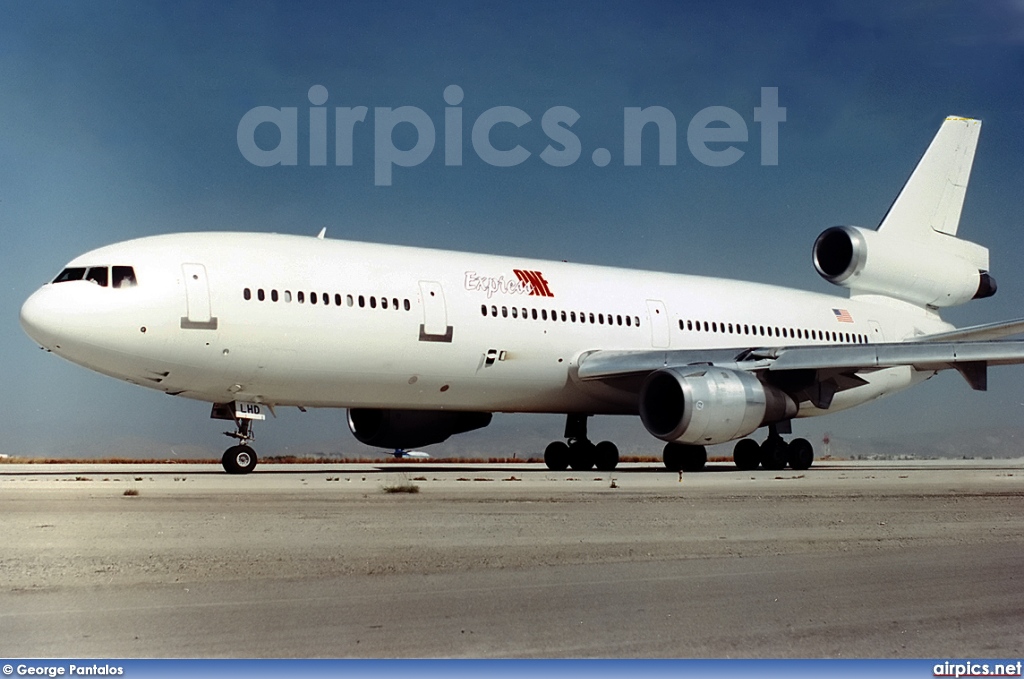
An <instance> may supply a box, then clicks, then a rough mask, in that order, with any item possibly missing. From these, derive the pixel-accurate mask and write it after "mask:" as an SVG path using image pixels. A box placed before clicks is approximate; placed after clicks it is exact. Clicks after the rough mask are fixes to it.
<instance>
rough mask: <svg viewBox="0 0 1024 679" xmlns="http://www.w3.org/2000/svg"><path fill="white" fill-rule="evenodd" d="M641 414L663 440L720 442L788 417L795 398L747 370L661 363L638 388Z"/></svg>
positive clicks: (654, 432) (654, 433) (792, 411)
mask: <svg viewBox="0 0 1024 679" xmlns="http://www.w3.org/2000/svg"><path fill="white" fill-rule="evenodd" d="M639 405H640V419H641V420H642V421H643V423H644V426H645V427H647V431H649V432H650V433H651V434H652V435H653V436H657V437H658V438H660V439H661V440H663V441H670V442H671V441H677V442H679V443H691V444H699V445H705V444H714V443H725V442H727V441H732V440H733V439H737V438H740V437H742V436H746V435H747V434H749V433H751V432H753V431H754V430H755V429H757V428H758V427H762V426H764V425H766V424H772V423H774V422H780V421H782V420H788V419H792V418H793V417H794V416H795V415H796V412H797V404H796V402H795V401H794V400H793V399H792V398H791V397H790V396H789V395H787V394H786V393H784V392H783V391H781V390H779V389H778V388H776V387H773V386H771V385H768V384H762V383H761V381H760V380H759V379H757V377H756V376H755V375H753V374H751V373H748V372H742V371H737V370H726V369H723V368H715V367H707V368H698V369H694V367H690V368H665V369H664V370H658V371H656V372H654V373H651V374H650V375H649V376H648V377H647V380H646V381H645V382H644V385H643V387H642V388H641V390H640V404H639Z"/></svg>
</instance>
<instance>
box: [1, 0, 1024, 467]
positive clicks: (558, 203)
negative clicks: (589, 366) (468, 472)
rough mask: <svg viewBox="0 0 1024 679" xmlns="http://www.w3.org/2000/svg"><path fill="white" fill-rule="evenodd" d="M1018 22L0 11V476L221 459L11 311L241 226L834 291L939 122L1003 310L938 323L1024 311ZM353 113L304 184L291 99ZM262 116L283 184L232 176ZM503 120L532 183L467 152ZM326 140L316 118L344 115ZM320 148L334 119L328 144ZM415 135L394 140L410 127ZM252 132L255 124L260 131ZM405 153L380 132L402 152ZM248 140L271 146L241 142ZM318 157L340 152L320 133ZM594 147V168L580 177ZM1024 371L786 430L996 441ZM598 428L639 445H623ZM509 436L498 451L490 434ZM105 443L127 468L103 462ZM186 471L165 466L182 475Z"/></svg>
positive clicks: (309, 433)
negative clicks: (771, 158)
mask: <svg viewBox="0 0 1024 679" xmlns="http://www.w3.org/2000/svg"><path fill="white" fill-rule="evenodd" d="M1022 83H1024V2H1022V1H1021V0H1014V1H1011V0H1006V1H1003V2H995V1H994V2H989V3H967V2H964V3H953V2H950V3H944V2H927V3H889V2H849V3H844V2H836V3H790V4H785V5H780V6H778V7H774V6H772V4H766V3H759V2H717V3H700V4H698V3H673V2H628V3H627V2H586V3H584V2H579V3H566V2H543V3H540V2H538V3H532V2H522V3H498V2H493V3H472V2H465V3H459V2H451V3H436V4H435V3H419V2H387V1H385V2H376V3H372V4H371V3H365V4H364V3H326V2H325V3H314V2H287V3H286V2H280V3H275V2H238V3H228V2H225V3H219V4H215V5H214V4H212V3H200V2H194V3H186V2H183V3H166V4H156V5H155V6H150V5H148V4H145V3H143V4H138V3H128V2H123V3H119V2H92V3H63V2H45V1H44V2H31V3H30V2H2V3H0V88H2V90H0V233H2V235H3V248H2V251H0V252H2V254H0V257H2V260H0V261H2V264H3V266H2V271H3V274H2V276H3V279H2V280H3V295H2V297H0V347H2V351H0V356H2V357H3V358H2V359H0V360H2V361H3V368H4V370H3V372H4V388H3V391H2V392H0V394H2V396H0V398H2V403H0V407H2V410H3V420H2V422H3V423H4V424H3V426H2V427H0V452H5V453H8V454H37V455H78V454H99V453H102V452H103V451H105V450H108V449H117V450H121V449H124V448H125V447H126V446H128V447H130V446H131V445H135V444H139V448H140V449H142V448H145V449H146V450H147V452H152V451H156V452H161V451H170V450H172V449H173V450H175V451H185V450H191V449H193V448H194V447H197V446H198V447H206V448H209V449H210V450H211V451H219V450H220V449H221V448H222V447H223V446H224V444H226V443H227V439H224V438H223V437H221V436H220V433H219V432H220V431H221V430H222V429H223V423H218V422H213V421H209V420H207V419H206V418H207V416H208V407H207V406H205V405H204V404H201V403H196V402H190V401H183V400H176V399H171V398H168V397H167V396H163V395H161V394H158V393H156V392H149V391H146V390H142V389H139V388H134V387H131V386H129V385H125V384H121V383H118V382H116V381H113V380H109V379H107V378H103V377H101V376H99V375H94V374H91V373H89V372H88V371H86V370H84V369H81V368H78V367H76V366H73V365H70V364H68V363H66V362H63V361H61V360H59V359H57V358H55V357H53V356H49V355H45V354H44V353H43V352H41V351H39V350H38V349H37V348H36V347H35V346H34V344H33V343H32V341H31V340H29V339H28V338H27V337H26V336H24V334H23V333H22V332H21V329H20V327H19V325H18V309H19V307H20V305H21V303H22V301H23V300H24V299H25V298H26V297H27V296H28V295H29V294H30V293H31V292H32V290H33V289H35V288H36V287H38V286H39V285H41V284H42V283H44V282H45V281H46V280H48V279H49V278H52V276H53V275H54V274H55V273H57V272H58V271H59V270H60V269H61V267H62V265H63V264H64V263H65V262H66V261H68V260H70V259H71V258H72V257H74V256H75V255H77V254H80V253H82V252H84V251H86V250H89V249H92V248H94V247H98V246H100V245H104V244H107V243H111V242H115V241H119V240H125V239H128V238H134V237H138V236H145V235H150V234H156V233H165V232H174V231H191V230H199V231H205V230H257V231H277V232H287V233H300V234H315V233H316V232H317V231H319V229H320V228H322V227H324V226H326V227H328V233H329V235H331V236H334V237H338V238H351V239H357V240H371V241H381V242H389V243H403V244H413V245H423V246H430V247H440V248H452V249H465V250H471V251H478V252H493V253H501V254H516V255H523V256H531V257H540V258H548V259H568V260H572V261H579V262H591V263H599V264H609V265H619V266H627V267H639V268H646V269H655V270H663V271H677V272H686V273H696V274H707V275H720V276H730V277H736V278H743V279H747V280H757V281H765V282H771V283H776V284H783V285H791V286H793V287H798V288H803V289H810V290H818V291H826V292H830V291H832V290H833V289H832V286H829V285H828V284H827V283H825V282H824V281H822V280H820V279H819V278H818V276H817V274H816V273H815V272H814V269H813V266H812V264H811V258H810V247H811V244H812V243H813V241H814V238H815V237H816V236H817V235H818V233H820V232H821V231H822V230H823V229H825V228H826V227H828V226H832V225H835V224H855V225H864V226H871V227H873V226H875V225H876V224H877V222H878V220H879V219H880V218H881V216H882V215H883V214H884V212H885V210H886V208H887V207H888V205H889V203H890V202H891V201H892V199H893V198H894V197H895V194H896V192H897V191H898V190H899V188H900V186H901V185H902V183H903V181H904V180H905V179H906V177H907V176H908V175H909V173H910V171H911V170H912V169H913V167H914V165H915V163H916V162H917V160H918V158H919V157H920V155H921V154H922V153H923V151H924V149H925V148H926V146H927V144H928V142H929V141H930V139H931V137H932V135H933V134H934V133H935V131H936V130H937V128H938V126H939V124H940V123H941V121H942V119H943V118H944V117H945V116H946V115H950V114H955V115H966V116H972V117H978V118H981V119H983V120H984V126H983V129H982V135H981V142H980V146H979V150H978V155H977V158H976V162H975V167H974V174H973V176H972V182H971V186H970V189H969V191H968V196H967V202H966V205H965V209H964V213H963V219H962V221H961V231H960V233H961V235H962V236H964V237H966V238H969V239H974V240H977V241H978V242H980V243H982V244H984V245H986V246H988V247H989V248H990V249H991V252H992V270H993V274H994V275H995V277H996V278H997V279H998V281H999V284H1000V291H999V294H998V295H997V296H996V297H994V298H993V299H991V300H983V301H979V302H974V303H971V304H968V305H966V306H964V307H962V308H959V309H955V310H951V312H949V313H948V314H947V317H948V318H950V319H951V320H953V321H954V322H956V323H958V324H962V325H966V324H971V323H980V322H986V321H990V320H996V319H1003V318H1012V317H1019V316H1024V310H1022V306H1024V304H1022V303H1024V273H1021V269H1020V267H1019V265H1018V261H1017V260H1018V257H1019V255H1020V252H1021V245H1022V237H1024V223H1022V222H1024V219H1022V211H1021V207H1020V206H1021V204H1022V200H1021V188H1022V187H1024V171H1022V169H1021V168H1022V161H1024V132H1022V129H1024V87H1022ZM453 84H454V85H458V86H459V87H461V88H462V90H463V92H464V99H463V101H462V102H461V108H462V111H463V117H464V121H465V122H464V137H465V140H464V152H463V153H464V163H463V165H462V166H459V167H452V166H446V165H445V163H444V152H443V151H444V140H443V137H442V133H443V131H444V109H445V105H446V104H445V101H444V98H443V92H444V90H445V88H446V87H448V86H449V85H453ZM314 85H322V86H323V87H325V88H326V89H327V91H328V93H329V96H328V100H327V102H326V104H325V105H326V106H327V107H328V110H329V111H333V108H334V107H354V106H366V107H368V108H369V109H370V113H369V115H368V116H367V121H368V122H367V123H364V124H362V125H361V126H357V127H356V131H355V133H354V137H353V147H354V154H353V164H352V166H351V167H338V166H336V165H334V163H333V160H334V158H333V144H331V155H329V156H328V161H329V162H328V164H327V165H326V166H311V165H310V164H309V157H308V152H307V151H306V149H305V147H304V144H306V140H307V139H308V137H307V136H306V135H308V118H307V117H306V116H307V113H306V112H307V111H308V109H309V107H310V103H309V100H308V98H307V93H308V91H309V89H310V87H312V86H314ZM762 87H777V88H778V92H779V103H780V105H781V106H784V107H785V108H786V115H787V119H786V121H785V122H784V123H782V124H781V125H780V128H779V130H780V132H779V163H778V165H777V166H763V165H761V164H760V152H759V148H760V146H759V145H760V129H759V127H758V125H757V124H756V123H755V122H754V119H753V115H754V108H755V107H756V106H758V105H759V103H760V99H761V88H762ZM256 106H271V107H275V108H280V107H297V108H298V110H299V114H298V120H299V123H300V128H299V154H298V163H297V165H295V166H287V167H284V166H276V167H266V168H265V167H257V166H255V165H253V164H251V163H249V162H247V161H246V159H245V158H244V157H243V156H242V153H241V152H240V150H239V148H238V144H237V140H236V131H237V128H238V124H239V121H240V120H241V119H242V117H243V116H244V115H245V114H246V112H247V111H249V110H250V109H252V108H253V107H256ZM400 106H415V107H418V108H420V109H422V110H423V111H425V112H426V113H427V114H428V115H429V117H430V118H431V120H432V121H433V123H434V126H435V127H436V129H437V131H438V143H437V145H436V147H435V148H434V151H433V153H432V154H431V155H430V156H429V157H428V158H427V159H426V160H425V161H424V162H423V163H422V164H419V165H417V166H415V167H409V168H395V170H394V175H393V184H392V185H391V186H375V185H374V137H373V123H372V119H373V109H374V108H375V107H391V108H397V107H400ZM495 106H514V107H517V108H520V109H522V110H523V111H525V112H526V113H527V114H528V115H529V116H530V117H531V119H532V120H531V122H530V123H528V124H526V125H524V126H523V127H522V128H519V129H516V128H514V127H512V126H511V125H504V126H499V127H497V128H495V130H494V135H493V139H494V141H495V144H496V145H497V146H502V145H503V144H504V145H505V147H506V148H510V147H512V146H514V145H516V144H520V145H522V146H523V147H524V148H526V149H527V150H528V151H530V153H531V156H530V157H529V158H528V159H527V161H526V162H523V163H522V164H520V165H517V166H514V167H507V168H499V167H493V166H491V165H489V164H487V163H485V162H483V161H482V160H481V159H480V158H479V157H477V155H476V154H475V153H474V152H473V147H472V145H471V143H470V139H469V137H470V128H471V126H472V123H473V121H475V120H476V118H477V117H478V116H479V115H480V114H481V113H483V112H484V111H486V110H487V109H490V108H493V107H495ZM555 106H566V107H571V108H572V109H573V110H575V111H576V112H577V113H578V114H579V115H580V119H579V121H578V122H577V123H576V124H575V125H574V126H573V128H572V129H573V131H574V133H575V134H576V135H577V137H578V138H579V140H580V143H581V146H582V155H581V156H580V159H579V160H578V161H577V162H575V163H573V164H572V165H570V166H568V167H551V166H549V165H547V164H546V163H544V162H543V161H542V160H541V159H540V156H539V154H540V152H541V151H542V150H543V149H544V147H545V145H546V144H548V143H549V140H548V139H547V137H545V135H544V133H543V132H542V131H541V125H540V121H541V118H542V116H543V115H544V113H545V111H547V110H548V109H550V108H552V107H555ZM637 106H639V107H648V106H663V107H665V108H667V109H668V110H669V111H671V112H672V114H673V115H674V117H675V118H676V120H677V123H678V128H679V141H678V149H679V151H678V159H677V162H676V164H675V165H673V166H660V165H658V164H657V162H656V157H657V156H656V154H657V145H656V142H655V141H654V140H653V138H652V137H651V138H648V137H645V140H644V145H643V149H642V150H643V156H644V162H643V164H642V166H640V167H625V166H624V165H623V148H622V147H623V141H622V126H623V122H622V121H623V111H624V109H625V108H627V107H637ZM708 106H724V107H729V108H731V109H733V110H735V111H736V112H737V113H739V114H740V115H741V116H742V117H743V119H744V120H745V122H746V125H747V126H748V129H749V132H750V138H749V141H748V142H747V143H745V144H737V147H738V148H741V150H743V151H744V155H743V157H742V158H740V160H739V161H737V162H736V163H734V164H732V165H730V166H727V167H717V168H716V167H709V166H706V165H704V164H702V163H700V162H698V161H697V160H696V159H695V158H694V157H693V156H692V155H691V154H690V153H689V152H688V149H687V145H686V127H687V124H688V123H689V121H690V119H691V118H692V117H693V116H694V115H695V114H696V113H697V112H698V111H700V110H701V109H704V108H706V107H708ZM332 123H333V118H332ZM329 127H330V128H331V129H332V130H333V124H331V125H329ZM405 127H406V128H408V126H405ZM260 131H261V133H264V134H265V132H266V126H264V127H263V128H261V130H260ZM413 137H414V135H410V134H408V129H404V130H403V129H402V128H401V127H400V128H398V129H396V134H395V141H396V143H397V144H398V145H399V146H402V145H403V144H405V145H411V144H412V143H413V142H414V141H415V140H414V138H413ZM259 140H262V141H261V144H263V145H265V146H266V145H268V144H269V146H272V145H273V142H272V140H271V141H270V142H268V141H267V139H266V138H264V137H258V141H259ZM331 140H332V141H333V136H332V137H331ZM597 148H607V149H608V150H609V151H610V153H611V162H610V163H609V164H608V165H607V167H598V166H597V165H595V164H594V163H593V162H591V154H592V152H593V151H594V150H595V149H597ZM1022 376H1024V373H1022V369H1021V368H1006V369H998V370H994V371H993V373H992V375H991V377H990V391H989V392H988V393H987V394H977V393H973V392H971V391H970V390H969V389H968V388H967V387H966V385H965V384H964V383H963V381H962V380H961V379H960V378H959V377H957V376H955V375H942V376H940V377H938V378H935V379H934V380H932V382H930V383H928V384H926V385H924V386H923V387H919V388H918V389H915V390H911V391H910V392H907V393H905V394H902V395H899V396H896V397H894V398H891V399H888V400H887V401H883V402H881V403H878V404H875V405H869V406H867V407H865V408H862V409H859V410H857V411H853V412H851V413H845V414H838V415H835V416H832V417H829V418H823V419H821V420H816V421H813V422H802V423H798V424H797V432H798V433H800V434H803V435H807V436H808V437H809V438H812V439H814V438H820V435H821V433H822V432H823V431H826V430H827V431H831V432H833V434H834V436H835V437H837V438H842V437H845V438H847V439H851V440H854V439H857V438H858V437H872V438H885V437H887V436H888V437H896V436H900V435H905V434H906V432H925V431H938V432H942V431H950V432H953V431H958V430H963V429H984V428H1005V427H1014V426H1016V423H1017V422H1018V420H1019V419H1020V415H1021V414H1022V412H1024V410H1022V409H1024V404H1022V402H1024V388H1021V387H1020V386H1019V384H1020V382H1021V377H1022ZM596 427H597V428H598V429H599V430H600V431H601V432H602V433H604V434H605V435H607V436H608V437H611V438H617V439H619V440H627V441H636V442H637V445H641V444H643V443H644V442H647V443H646V444H647V445H648V446H649V449H650V450H649V452H657V451H658V450H659V449H660V446H659V445H658V444H657V442H656V441H655V440H654V439H649V440H648V439H646V438H645V435H644V434H643V432H642V429H640V428H639V424H637V423H635V422H633V423H629V422H625V421H623V420H620V419H617V418H616V419H612V420H611V421H610V422H601V423H598V424H597V425H596ZM259 433H260V434H261V437H260V440H259V441H258V445H259V450H260V451H261V452H262V453H264V454H274V453H279V452H287V451H289V450H301V449H308V448H311V447H312V448H317V447H319V448H321V449H325V448H328V447H331V446H333V447H334V449H339V450H346V451H349V452H356V451H358V450H360V449H359V447H358V444H356V443H355V442H354V440H353V439H352V438H351V436H350V435H349V434H348V432H347V431H345V427H344V423H343V417H342V413H341V412H333V411H327V412H320V413H310V414H307V415H299V414H298V413H294V412H289V413H282V417H281V418H280V419H279V420H277V421H276V422H274V423H272V424H271V425H264V426H263V427H261V428H260V430H259ZM560 433H561V422H560V421H559V420H558V419H553V418H547V417H537V416H533V417H530V416H515V417H512V416H507V417H500V418H498V421H497V422H496V424H495V425H493V428H492V429H490V430H484V432H480V433H476V434H473V435H471V436H472V437H473V438H472V439H470V441H471V445H473V446H477V447H479V448H480V450H482V451H486V452H493V453H499V452H501V443H500V441H501V439H502V438H505V437H507V436H508V435H517V434H518V435H520V436H521V437H522V438H523V440H530V439H532V437H539V439H538V440H543V439H546V438H551V439H553V438H556V437H557V436H558V435H559V434H560ZM499 434H500V435H499ZM119 446H120V448H119ZM175 454H177V453H175Z"/></svg>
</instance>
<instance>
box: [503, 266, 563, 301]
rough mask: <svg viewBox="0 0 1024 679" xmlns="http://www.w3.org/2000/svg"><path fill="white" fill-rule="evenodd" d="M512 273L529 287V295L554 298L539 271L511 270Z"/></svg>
mask: <svg viewBox="0 0 1024 679" xmlns="http://www.w3.org/2000/svg"><path fill="white" fill-rule="evenodd" d="M512 272H513V273H514V274H515V275H516V278H518V279H519V280H521V281H522V282H523V283H525V284H527V285H529V286H530V294H531V295H536V296H538V297H554V296H555V295H554V293H553V292H551V288H549V287H548V282H547V281H546V280H544V274H542V273H541V272H540V271H524V270H523V269H513V270H512Z"/></svg>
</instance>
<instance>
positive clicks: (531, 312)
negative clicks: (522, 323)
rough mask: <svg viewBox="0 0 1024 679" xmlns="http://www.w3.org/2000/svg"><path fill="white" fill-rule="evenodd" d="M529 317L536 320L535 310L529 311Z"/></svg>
mask: <svg viewBox="0 0 1024 679" xmlns="http://www.w3.org/2000/svg"><path fill="white" fill-rule="evenodd" d="M530 316H531V317H532V318H533V320H537V310H536V309H530Z"/></svg>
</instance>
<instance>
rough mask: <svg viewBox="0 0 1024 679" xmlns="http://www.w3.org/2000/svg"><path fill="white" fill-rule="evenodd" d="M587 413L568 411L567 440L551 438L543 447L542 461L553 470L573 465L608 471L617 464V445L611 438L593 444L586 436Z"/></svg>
mask: <svg viewBox="0 0 1024 679" xmlns="http://www.w3.org/2000/svg"><path fill="white" fill-rule="evenodd" d="M588 417H590V415H578V414H570V415H569V416H568V418H567V419H566V422H565V438H566V440H567V442H565V443H563V442H562V441H554V442H553V443H551V444H550V445H548V447H547V448H546V449H545V450H544V464H546V465H547V466H548V469H550V470H552V471H556V472H561V471H565V470H566V469H568V468H569V467H572V469H573V471H577V472H582V471H587V470H588V469H593V468H595V467H596V468H597V469H598V470H599V471H603V472H610V471H611V470H613V469H615V467H616V466H617V465H618V464H619V449H618V448H616V447H615V444H614V443H612V442H611V441H601V442H600V443H598V444H596V445H595V444H593V443H591V442H590V440H589V439H587V418H588Z"/></svg>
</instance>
